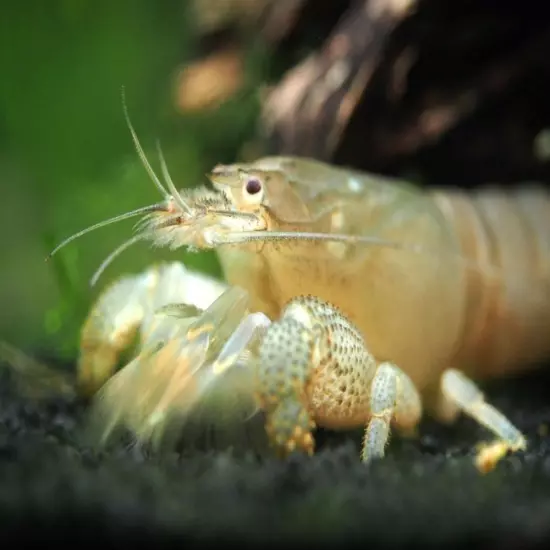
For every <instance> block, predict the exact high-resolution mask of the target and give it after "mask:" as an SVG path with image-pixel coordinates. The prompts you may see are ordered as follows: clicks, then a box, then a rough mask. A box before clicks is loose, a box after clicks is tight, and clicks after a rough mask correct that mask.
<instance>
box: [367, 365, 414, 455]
mask: <svg viewBox="0 0 550 550" xmlns="http://www.w3.org/2000/svg"><path fill="white" fill-rule="evenodd" d="M370 415H371V417H370V420H369V422H368V425H367V429H366V431H365V438H364V441H363V450H362V454H361V458H362V460H363V461H364V462H368V461H369V460H371V459H374V458H381V457H383V456H384V450H385V447H386V444H387V443H388V440H389V437H390V425H391V424H392V422H393V423H394V424H395V427H396V428H397V430H398V431H400V432H402V433H404V434H407V435H409V434H413V433H414V432H415V431H416V427H417V424H418V422H419V420H420V417H421V415H422V404H421V400H420V396H419V394H418V391H417V390H416V388H415V386H414V384H413V383H412V381H411V379H410V378H409V377H408V376H407V375H406V374H405V373H404V372H403V371H402V370H401V369H399V368H398V367H396V366H395V365H393V364H392V363H381V364H380V365H379V366H378V368H377V369H376V374H375V376H374V380H373V381H372V385H371V388H370Z"/></svg>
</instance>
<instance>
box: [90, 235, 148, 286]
mask: <svg viewBox="0 0 550 550" xmlns="http://www.w3.org/2000/svg"><path fill="white" fill-rule="evenodd" d="M141 240H143V236H142V235H135V236H134V237H132V238H131V239H128V240H127V241H124V242H123V243H122V244H121V245H120V246H117V247H116V248H115V249H114V250H113V251H112V252H111V253H110V254H109V255H108V256H107V257H106V258H105V259H104V260H103V261H102V262H101V265H100V266H99V267H98V268H97V269H96V272H95V273H94V274H93V275H92V278H91V279H90V286H91V287H93V286H95V284H96V283H97V281H98V279H99V278H100V277H101V275H102V273H103V272H104V271H105V269H107V267H109V266H110V265H111V263H112V262H113V260H114V259H115V258H117V257H118V256H120V254H122V252H124V251H125V250H126V249H127V248H130V246H132V245H133V244H135V243H137V242H138V241H141Z"/></svg>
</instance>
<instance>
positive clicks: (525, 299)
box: [434, 187, 550, 377]
mask: <svg viewBox="0 0 550 550" xmlns="http://www.w3.org/2000/svg"><path fill="white" fill-rule="evenodd" d="M434 198H435V200H436V202H437V204H438V206H439V207H440V209H441V211H442V212H443V214H444V215H445V217H446V218H447V220H448V222H449V223H450V224H451V226H452V227H453V228H454V231H455V232H456V235H457V237H458V240H459V243H460V247H461V249H462V254H463V255H464V256H465V257H466V258H467V259H468V260H471V264H472V265H477V266H479V269H475V268H470V267H467V268H466V270H467V273H468V276H467V285H466V295H465V302H464V308H465V312H464V320H465V323H464V330H463V335H462V338H461V345H460V351H459V354H458V357H457V359H456V360H457V361H458V362H459V366H461V365H462V364H464V366H468V367H470V366H471V368H475V369H476V374H477V375H479V376H483V377H491V376H502V375H503V374H506V373H509V372H512V371H515V370H517V369H519V368H523V367H525V366H527V365H529V364H534V363H535V362H536V361H538V360H541V359H543V358H545V357H547V356H549V355H550V338H549V336H550V196H549V195H548V193H547V192H545V191H544V190H543V189H541V188H536V187H529V188H527V187H526V188H522V189H517V190H516V191H514V192H511V193H506V192H504V191H502V190H495V189H483V190H480V191H477V192H474V193H473V194H467V193H465V192H461V191H441V192H439V191H438V192H436V193H435V194H434Z"/></svg>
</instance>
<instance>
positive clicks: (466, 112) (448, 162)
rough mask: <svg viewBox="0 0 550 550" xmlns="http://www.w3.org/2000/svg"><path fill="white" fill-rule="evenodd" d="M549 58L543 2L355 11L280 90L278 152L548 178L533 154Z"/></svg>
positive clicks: (271, 132)
mask: <svg viewBox="0 0 550 550" xmlns="http://www.w3.org/2000/svg"><path fill="white" fill-rule="evenodd" d="M537 9H539V10H540V13H539V14H537ZM301 25H302V27H303V26H304V25H307V21H305V22H304V21H302V22H301ZM548 51H550V20H548V18H547V17H545V16H544V12H543V11H542V8H537V7H536V4H530V3H527V4H526V5H525V6H521V7H519V6H516V8H515V9H512V8H506V7H505V6H503V5H499V4H496V3H489V2H486V1H481V0H480V1H479V2H466V1H465V2H458V3H457V2H451V1H449V0H424V1H418V2H414V1H413V0H366V1H365V0H363V1H360V2H359V1H358V2H351V3H350V6H349V8H348V10H347V11H346V12H345V13H344V14H343V16H342V17H341V18H340V19H339V20H338V21H337V22H335V25H334V27H333V29H332V32H331V33H330V35H329V36H328V38H327V39H326V41H325V42H324V44H323V45H322V47H321V48H320V50H319V51H315V52H313V53H312V54H310V55H309V56H308V57H307V58H306V59H305V60H304V61H302V62H301V63H300V64H299V65H298V66H297V67H295V68H293V69H291V70H290V71H289V72H288V73H287V75H286V76H285V77H284V78H283V79H282V81H281V82H280V83H278V85H276V86H275V87H274V88H273V90H272V91H271V93H270V94H269V96H268V97H267V99H266V102H265V108H264V130H265V132H266V134H267V137H268V141H269V144H270V149H271V151H272V152H276V153H281V154H297V155H304V156H311V157H315V158H319V159H323V160H331V161H333V162H336V163H342V164H349V165H353V166H356V167H359V168H364V169H368V170H373V171H380V172H389V173H393V172H402V171H404V170H417V171H420V172H421V173H423V174H424V175H425V176H427V177H428V179H430V178H440V177H445V179H446V180H447V181H448V182H452V180H453V179H454V180H455V183H459V184H463V183H464V181H470V182H471V183H476V182H478V181H483V180H495V179H498V180H500V181H510V180H517V179H528V178H538V179H549V177H550V170H549V169H548V164H547V163H546V161H545V159H541V158H539V157H538V156H537V148H536V147H535V142H536V139H537V135H538V134H539V132H540V131H541V130H542V129H543V128H545V127H546V126H550V109H549V108H548V104H549V101H548V98H550V57H549V56H548V55H547V52H548Z"/></svg>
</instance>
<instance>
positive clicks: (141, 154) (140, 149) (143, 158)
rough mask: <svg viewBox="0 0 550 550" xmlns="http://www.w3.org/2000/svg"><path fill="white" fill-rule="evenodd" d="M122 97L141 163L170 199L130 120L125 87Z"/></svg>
mask: <svg viewBox="0 0 550 550" xmlns="http://www.w3.org/2000/svg"><path fill="white" fill-rule="evenodd" d="M121 96H122V108H123V110H124V118H125V119H126V125H127V126H128V129H129V130H130V134H132V141H133V142H134V147H135V148H136V151H137V153H138V155H139V158H140V160H141V163H142V164H143V166H144V168H145V170H147V173H148V174H149V177H150V178H151V180H152V181H153V183H154V184H155V185H156V186H157V188H158V190H159V191H160V192H161V193H162V195H163V196H164V198H165V199H169V198H170V193H168V191H166V189H165V188H164V186H163V185H162V183H161V181H160V180H159V178H158V176H157V175H156V174H155V171H154V170H153V168H151V165H150V164H149V161H148V160H147V157H146V156H145V152H144V151H143V147H142V146H141V143H140V142H139V139H138V137H137V134H136V131H135V130H134V126H133V125H132V121H131V120H130V115H129V113H128V105H127V104H126V92H125V91H124V86H122V90H121ZM174 199H175V197H174Z"/></svg>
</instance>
